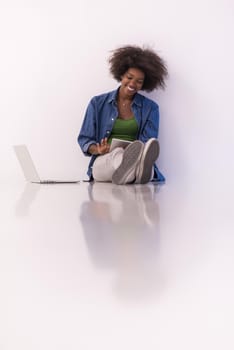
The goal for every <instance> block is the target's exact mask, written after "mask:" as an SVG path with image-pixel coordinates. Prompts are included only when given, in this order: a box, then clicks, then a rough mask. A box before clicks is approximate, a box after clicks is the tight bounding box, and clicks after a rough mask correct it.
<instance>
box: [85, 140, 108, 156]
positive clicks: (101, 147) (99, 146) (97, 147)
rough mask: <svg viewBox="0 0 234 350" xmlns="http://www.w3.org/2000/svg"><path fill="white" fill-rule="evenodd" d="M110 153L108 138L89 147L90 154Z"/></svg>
mask: <svg viewBox="0 0 234 350" xmlns="http://www.w3.org/2000/svg"><path fill="white" fill-rule="evenodd" d="M109 151H110V145H109V144H108V142H107V137H106V138H104V139H101V141H100V143H96V144H95V143H94V144H92V145H90V146H89V149H88V152H89V153H90V154H95V155H97V154H105V153H108V152H109Z"/></svg>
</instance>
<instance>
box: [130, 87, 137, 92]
mask: <svg viewBox="0 0 234 350" xmlns="http://www.w3.org/2000/svg"><path fill="white" fill-rule="evenodd" d="M128 91H130V92H136V89H134V88H131V87H130V86H128Z"/></svg>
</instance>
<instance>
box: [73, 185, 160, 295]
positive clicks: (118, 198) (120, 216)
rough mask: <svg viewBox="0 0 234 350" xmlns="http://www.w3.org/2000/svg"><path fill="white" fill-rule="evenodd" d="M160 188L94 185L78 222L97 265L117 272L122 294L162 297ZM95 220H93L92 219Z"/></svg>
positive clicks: (117, 287) (118, 290)
mask: <svg viewBox="0 0 234 350" xmlns="http://www.w3.org/2000/svg"><path fill="white" fill-rule="evenodd" d="M155 190H156V186H153V185H144V186H143V185H139V186H124V187H123V186H113V185H112V184H108V183H100V182H94V183H92V184H89V187H88V194H89V200H88V201H86V202H83V203H82V206H81V211H80V217H79V220H80V222H81V224H82V228H83V233H84V238H85V242H86V245H87V248H88V251H89V253H90V257H91V259H92V262H93V263H94V264H95V266H96V267H99V268H100V267H101V268H104V269H105V270H110V269H113V272H114V276H115V278H114V280H113V289H114V290H115V292H116V293H117V294H118V295H120V294H122V295H125V296H127V295H129V296H131V298H134V295H135V296H142V297H143V296H144V295H146V294H147V295H148V296H149V295H150V294H152V295H155V294H156V295H157V294H158V291H159V289H160V288H161V286H160V285H161V283H162V279H161V276H160V266H159V260H160V227H159V225H160V212H159V206H158V203H157V201H156V200H155V197H156V193H155V192H154V191H155ZM90 218H91V219H90Z"/></svg>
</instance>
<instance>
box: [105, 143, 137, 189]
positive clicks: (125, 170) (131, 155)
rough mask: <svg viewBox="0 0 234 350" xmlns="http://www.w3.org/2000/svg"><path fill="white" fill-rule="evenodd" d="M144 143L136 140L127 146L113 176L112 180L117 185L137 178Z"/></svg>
mask: <svg viewBox="0 0 234 350" xmlns="http://www.w3.org/2000/svg"><path fill="white" fill-rule="evenodd" d="M143 149H144V143H143V142H141V141H138V140H137V141H134V142H132V143H130V145H128V146H127V147H126V148H125V151H124V153H123V159H122V162H121V164H120V166H119V167H118V168H117V169H116V170H115V172H114V174H113V176H112V182H113V183H114V184H116V185H124V184H127V183H131V182H133V181H134V180H135V177H136V169H137V166H138V163H139V162H140V159H141V154H142V151H143Z"/></svg>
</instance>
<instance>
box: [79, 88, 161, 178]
mask: <svg viewBox="0 0 234 350" xmlns="http://www.w3.org/2000/svg"><path fill="white" fill-rule="evenodd" d="M117 94H118V89H117V90H114V91H111V92H108V93H104V94H101V95H99V96H94V97H93V98H92V99H91V101H90V102H89V104H88V107H87V110H86V113H85V117H84V120H83V123H82V126H81V130H80V133H79V136H78V143H79V145H80V148H81V150H82V152H83V153H84V155H85V156H91V160H90V163H89V167H88V171H87V175H88V176H89V178H90V180H93V177H92V165H93V163H94V161H95V159H96V157H97V155H91V154H89V153H88V148H89V146H90V145H92V144H94V143H95V144H96V143H97V142H100V141H101V139H103V138H105V137H107V138H108V137H109V136H110V134H111V130H112V128H113V125H114V122H115V119H116V118H117V117H118V109H117V102H116V99H117ZM132 111H133V114H134V116H135V118H136V121H137V124H138V135H137V139H138V140H141V141H142V142H144V143H145V142H146V141H147V140H149V139H150V138H151V137H154V138H157V137H158V129H159V108H158V105H157V104H156V103H155V102H154V101H152V100H151V99H149V98H147V97H145V96H143V95H141V94H139V93H136V94H135V96H134V99H133V102H132ZM153 181H157V182H164V181H165V177H164V176H163V175H162V174H161V173H160V171H159V170H158V168H157V166H156V164H154V177H153Z"/></svg>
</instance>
